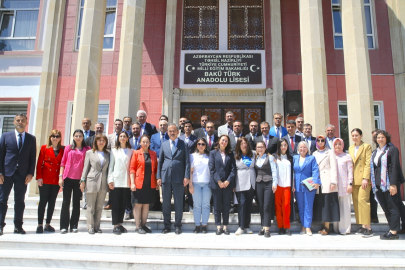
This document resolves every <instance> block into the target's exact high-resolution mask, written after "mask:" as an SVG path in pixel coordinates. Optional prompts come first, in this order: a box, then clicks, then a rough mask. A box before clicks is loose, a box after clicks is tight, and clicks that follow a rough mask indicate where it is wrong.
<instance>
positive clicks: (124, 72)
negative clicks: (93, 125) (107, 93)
mask: <svg viewBox="0 0 405 270" xmlns="http://www.w3.org/2000/svg"><path fill="white" fill-rule="evenodd" d="M145 7H146V0H125V1H124V12H123V15H122V29H121V45H120V57H119V63H118V78H117V92H116V96H115V112H114V114H115V118H120V119H122V117H124V116H125V115H130V116H132V117H133V118H134V119H135V117H136V113H137V111H138V110H139V106H140V103H141V79H142V54H143V34H144V29H145Z"/></svg>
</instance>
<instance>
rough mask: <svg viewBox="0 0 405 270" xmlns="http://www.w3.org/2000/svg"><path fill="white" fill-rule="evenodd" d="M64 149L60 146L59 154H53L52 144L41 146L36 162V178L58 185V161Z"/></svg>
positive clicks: (59, 161) (60, 159)
mask: <svg viewBox="0 0 405 270" xmlns="http://www.w3.org/2000/svg"><path fill="white" fill-rule="evenodd" d="M64 150H65V147H64V146H62V147H61V148H60V149H59V154H58V155H57V156H55V153H54V151H53V148H52V146H51V147H48V146H47V145H42V146H41V150H40V152H39V156H38V162H37V176H36V179H37V180H38V179H42V180H43V182H44V184H47V185H59V173H60V163H61V161H62V157H63V152H64Z"/></svg>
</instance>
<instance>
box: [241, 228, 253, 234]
mask: <svg viewBox="0 0 405 270" xmlns="http://www.w3.org/2000/svg"><path fill="white" fill-rule="evenodd" d="M243 232H244V233H249V234H252V233H253V231H252V230H251V229H250V228H246V229H244V230H243Z"/></svg>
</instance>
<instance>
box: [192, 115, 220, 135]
mask: <svg viewBox="0 0 405 270" xmlns="http://www.w3.org/2000/svg"><path fill="white" fill-rule="evenodd" d="M208 121H210V118H209V117H208V115H203V116H201V127H200V128H197V129H196V130H194V131H193V134H194V136H196V137H197V138H205V137H206V136H207V131H206V129H205V126H206V125H207V123H208ZM214 133H215V135H217V136H218V132H217V131H216V130H215V131H214Z"/></svg>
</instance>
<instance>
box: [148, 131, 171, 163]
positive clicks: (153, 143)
mask: <svg viewBox="0 0 405 270" xmlns="http://www.w3.org/2000/svg"><path fill="white" fill-rule="evenodd" d="M168 139H169V135H167V132H166V135H165V136H164V138H163V141H161V140H160V132H158V133H156V134H153V135H152V137H151V139H150V150H152V151H155V152H156V156H157V157H159V154H160V147H161V146H162V143H163V142H165V141H167V140H168Z"/></svg>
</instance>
